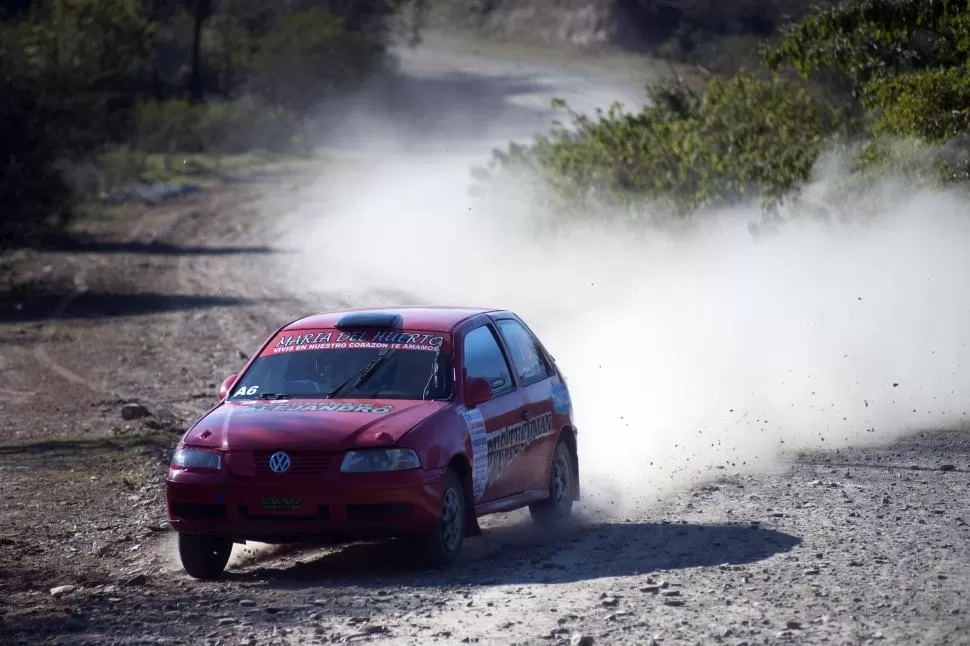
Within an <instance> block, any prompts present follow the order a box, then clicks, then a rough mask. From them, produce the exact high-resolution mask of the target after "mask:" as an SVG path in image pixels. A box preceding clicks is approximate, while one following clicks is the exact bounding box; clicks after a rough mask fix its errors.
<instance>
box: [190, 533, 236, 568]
mask: <svg viewBox="0 0 970 646" xmlns="http://www.w3.org/2000/svg"><path fill="white" fill-rule="evenodd" d="M231 553H232V541H231V540H230V539H228V538H223V537H221V536H207V535H205V534H179V558H180V559H181V560H182V567H183V568H184V569H185V572H186V573H187V574H188V575H189V576H191V577H193V578H196V579H217V578H219V576H220V575H221V574H222V572H223V571H224V570H225V569H226V564H227V563H229V555H230V554H231Z"/></svg>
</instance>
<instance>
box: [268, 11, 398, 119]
mask: <svg viewBox="0 0 970 646" xmlns="http://www.w3.org/2000/svg"><path fill="white" fill-rule="evenodd" d="M381 53H382V51H381V50H380V49H379V48H378V47H376V46H375V44H374V43H372V42H370V41H369V40H368V39H367V38H365V37H364V36H363V35H361V34H356V33H353V32H351V31H348V30H347V29H345V27H344V23H343V20H342V19H340V18H338V17H337V16H334V15H332V14H329V13H327V12H323V11H305V12H301V13H296V14H292V15H289V16H286V17H285V18H283V20H282V21H281V22H280V24H279V26H278V27H277V28H276V29H274V30H273V31H272V32H270V33H269V34H267V35H266V36H264V37H263V38H262V39H260V41H259V46H258V53H257V54H256V57H255V60H254V68H255V70H256V78H255V79H254V90H255V91H256V92H257V93H258V94H260V95H261V96H262V97H264V98H265V99H267V100H268V101H270V102H271V103H274V104H276V105H280V106H283V107H284V108H286V109H288V110H292V111H294V112H295V113H297V114H298V115H301V116H306V115H307V114H308V113H309V112H311V111H312V110H313V109H315V108H316V107H318V106H319V104H320V102H321V100H323V99H324V98H325V97H326V96H327V95H328V94H330V93H332V92H334V91H336V90H339V89H343V88H345V87H347V86H348V85H349V84H351V83H353V82H354V81H357V80H359V79H360V78H362V77H363V76H364V75H365V74H366V73H367V72H368V71H369V70H370V69H372V68H373V66H374V64H375V62H376V61H377V59H378V58H379V57H380V55H381Z"/></svg>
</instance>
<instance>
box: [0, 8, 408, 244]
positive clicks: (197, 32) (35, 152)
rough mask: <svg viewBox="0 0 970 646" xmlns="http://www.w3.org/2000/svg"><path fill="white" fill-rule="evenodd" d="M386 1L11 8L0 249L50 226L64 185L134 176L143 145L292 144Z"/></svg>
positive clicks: (363, 43)
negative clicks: (96, 170) (3, 206)
mask: <svg viewBox="0 0 970 646" xmlns="http://www.w3.org/2000/svg"><path fill="white" fill-rule="evenodd" d="M395 2H400V0H357V1H355V2H337V1H336V0H288V1H287V2H281V3H267V2H262V1H261V0H202V1H199V0H34V2H32V3H29V5H30V6H29V10H28V9H27V8H26V6H27V4H28V3H14V4H16V5H17V6H15V7H12V8H13V9H15V10H14V11H10V12H5V13H3V15H0V97H2V101H0V141H2V142H3V144H4V154H3V155H2V156H0V200H2V202H3V203H4V204H5V209H4V214H3V219H2V220H0V236H2V238H3V239H2V240H0V244H14V243H18V241H19V242H23V241H25V240H28V239H29V238H30V237H31V236H32V235H33V234H34V233H37V232H42V231H43V230H45V229H47V228H48V227H57V226H63V225H64V224H65V223H67V222H68V221H69V219H70V215H71V213H72V209H71V205H72V200H73V199H74V198H75V197H76V195H75V194H74V193H75V192H76V191H77V190H84V191H97V190H101V189H103V187H104V185H105V183H106V181H107V180H106V179H105V178H106V177H111V178H114V179H123V178H125V177H127V176H129V175H130V176H132V177H136V176H138V175H139V170H138V169H139V168H141V167H142V166H143V165H144V163H145V159H147V157H148V155H149V154H151V153H173V152H179V153H191V152H198V153H216V154H235V153H243V152H247V151H251V150H266V151H275V152H283V151H287V152H304V151H305V150H306V148H307V146H308V142H307V137H306V136H302V129H303V127H304V120H306V119H307V118H308V117H310V116H312V112H313V111H314V110H316V109H318V108H319V107H320V106H321V104H322V102H323V101H325V100H326V99H327V98H329V97H330V96H332V94H333V93H334V92H337V91H339V90H341V89H344V88H347V87H348V86H350V85H352V84H353V83H355V82H357V81H361V80H363V79H364V78H365V77H366V76H367V75H368V74H369V73H370V72H371V71H372V70H373V67H374V65H375V64H376V63H377V62H378V61H379V60H380V58H381V56H382V55H383V53H384V51H385V46H386V43H387V40H386V39H387V37H388V34H387V30H386V28H385V26H384V22H385V18H386V17H387V15H388V12H390V11H392V10H393V8H394V3H395ZM6 4H10V3H6ZM5 6H6V5H5ZM314 126H315V127H316V126H317V124H314ZM98 166H100V169H101V171H102V172H101V173H100V179H94V180H92V179H91V177H90V176H91V174H92V173H91V172H89V170H90V169H91V168H97V167H98ZM94 175H98V173H97V172H96V173H94ZM112 181H113V180H112ZM107 183H111V182H107Z"/></svg>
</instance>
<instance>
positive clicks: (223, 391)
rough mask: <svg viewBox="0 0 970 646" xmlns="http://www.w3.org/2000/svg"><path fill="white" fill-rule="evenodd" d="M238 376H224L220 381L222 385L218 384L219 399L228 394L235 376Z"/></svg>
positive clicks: (233, 383)
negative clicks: (224, 378) (223, 379)
mask: <svg viewBox="0 0 970 646" xmlns="http://www.w3.org/2000/svg"><path fill="white" fill-rule="evenodd" d="M238 376H239V375H238V374H234V375H229V376H228V377H226V380H225V381H223V382H222V385H221V386H219V401H223V400H224V399H225V398H226V397H227V396H228V395H229V391H231V390H232V387H233V386H234V385H235V384H236V377H238Z"/></svg>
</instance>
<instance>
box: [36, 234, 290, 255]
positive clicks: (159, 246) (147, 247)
mask: <svg viewBox="0 0 970 646" xmlns="http://www.w3.org/2000/svg"><path fill="white" fill-rule="evenodd" d="M35 248H36V249H37V250H39V251H56V252H62V251H63V252H67V253H132V254H157V255H162V256H233V255H241V254H271V253H278V251H277V250H275V249H273V248H272V247H269V246H267V245H256V246H242V247H234V246H228V247H200V246H196V245H179V244H172V243H169V242H156V241H152V242H137V241H125V242H114V241H108V240H97V239H94V238H76V239H72V238H66V237H65V238H58V239H56V240H50V241H47V242H46V243H44V244H40V245H37V246H36V247H35Z"/></svg>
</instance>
